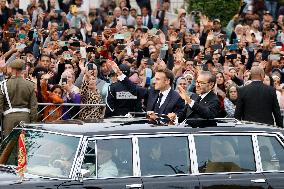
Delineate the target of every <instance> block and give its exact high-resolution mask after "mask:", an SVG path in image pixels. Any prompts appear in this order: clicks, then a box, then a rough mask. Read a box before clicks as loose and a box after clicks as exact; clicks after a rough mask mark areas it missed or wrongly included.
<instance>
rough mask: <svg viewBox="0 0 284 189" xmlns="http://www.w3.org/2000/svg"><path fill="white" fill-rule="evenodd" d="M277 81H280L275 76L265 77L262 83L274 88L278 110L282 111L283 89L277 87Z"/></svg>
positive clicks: (283, 104)
mask: <svg viewBox="0 0 284 189" xmlns="http://www.w3.org/2000/svg"><path fill="white" fill-rule="evenodd" d="M279 81H280V79H279V77H278V76H277V75H273V76H268V75H265V77H264V80H263V83H264V84H266V85H268V86H271V87H274V88H275V89H276V95H277V100H278V103H279V106H280V109H284V102H283V101H284V93H283V89H282V90H281V89H280V87H279V86H278V85H279V83H278V82H279ZM276 87H277V88H276Z"/></svg>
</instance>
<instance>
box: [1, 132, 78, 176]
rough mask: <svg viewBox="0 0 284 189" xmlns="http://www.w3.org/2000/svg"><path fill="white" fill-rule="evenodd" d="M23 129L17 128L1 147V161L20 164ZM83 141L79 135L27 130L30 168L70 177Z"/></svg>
mask: <svg viewBox="0 0 284 189" xmlns="http://www.w3.org/2000/svg"><path fill="white" fill-rule="evenodd" d="M20 133H21V131H20V130H14V131H13V132H12V133H11V134H10V135H9V137H8V138H6V139H5V141H4V142H3V143H2V145H1V147H0V154H1V156H0V164H2V165H10V166H17V160H18V145H17V144H18V143H17V142H18V138H19V135H20ZM79 142H80V138H79V137H74V136H65V135H57V134H52V133H47V132H42V131H41V132H39V131H35V130H26V131H25V144H26V151H27V167H26V172H27V173H30V174H34V175H40V176H46V177H58V178H67V177H68V176H69V174H70V171H71V167H72V163H73V160H74V158H75V155H76V151H77V147H78V144H79Z"/></svg>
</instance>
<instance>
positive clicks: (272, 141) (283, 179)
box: [257, 134, 284, 189]
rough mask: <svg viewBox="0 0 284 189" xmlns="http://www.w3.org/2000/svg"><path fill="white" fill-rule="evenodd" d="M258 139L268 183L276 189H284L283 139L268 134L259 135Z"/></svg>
mask: <svg viewBox="0 0 284 189" xmlns="http://www.w3.org/2000/svg"><path fill="white" fill-rule="evenodd" d="M280 137H281V136H280ZM257 139H258V146H259V152H260V158H261V164H262V170H263V174H264V176H265V178H266V181H267V183H268V184H269V186H270V187H271V188H274V189H280V188H281V189H282V188H284V148H283V143H282V142H281V139H280V138H279V136H277V135H268V134H259V135H258V137H257Z"/></svg>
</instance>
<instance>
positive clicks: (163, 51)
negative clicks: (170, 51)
mask: <svg viewBox="0 0 284 189" xmlns="http://www.w3.org/2000/svg"><path fill="white" fill-rule="evenodd" d="M166 54H167V51H166V50H162V49H161V50H160V55H159V57H160V58H161V59H165V58H166Z"/></svg>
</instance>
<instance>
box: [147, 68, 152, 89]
mask: <svg viewBox="0 0 284 189" xmlns="http://www.w3.org/2000/svg"><path fill="white" fill-rule="evenodd" d="M152 75H153V73H152V70H151V69H150V68H145V77H146V83H145V85H146V86H150V84H151V78H152Z"/></svg>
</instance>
